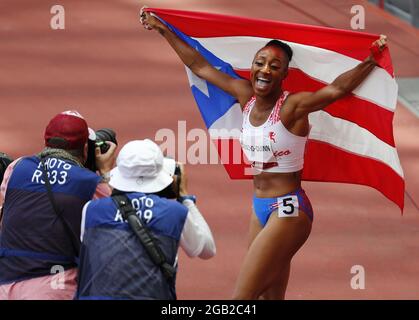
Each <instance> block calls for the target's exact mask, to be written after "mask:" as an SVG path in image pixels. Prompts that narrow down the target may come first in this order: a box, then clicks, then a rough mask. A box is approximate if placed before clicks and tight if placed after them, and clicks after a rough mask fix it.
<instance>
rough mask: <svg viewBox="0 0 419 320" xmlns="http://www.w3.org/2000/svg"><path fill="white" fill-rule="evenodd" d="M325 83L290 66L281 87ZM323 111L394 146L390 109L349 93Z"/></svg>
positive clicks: (312, 86) (240, 72)
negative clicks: (355, 125)
mask: <svg viewBox="0 0 419 320" xmlns="http://www.w3.org/2000/svg"><path fill="white" fill-rule="evenodd" d="M235 72H236V73H237V74H238V75H240V76H241V77H243V78H246V79H249V77H250V72H249V71H243V70H235ZM326 85H327V84H324V83H322V82H320V81H318V80H315V79H313V78H310V77H309V76H307V75H306V74H305V73H304V72H302V71H301V70H299V69H294V68H292V69H289V73H288V76H287V78H286V79H285V81H284V84H283V89H284V90H288V91H290V92H301V91H310V92H314V91H317V90H319V89H321V88H323V87H324V86H326ZM323 111H326V112H328V113H329V114H330V115H332V116H334V117H336V118H341V119H344V120H348V121H351V122H353V123H356V124H357V125H359V126H360V127H362V128H365V129H367V130H368V131H369V132H371V133H372V134H374V135H375V136H376V137H377V138H379V139H380V140H382V141H384V142H385V143H387V144H389V145H391V146H392V147H394V146H395V144H394V136H393V127H392V123H393V116H394V113H393V112H391V111H390V110H387V109H384V108H382V107H380V106H378V105H376V104H374V103H372V102H369V101H366V100H363V99H361V98H359V97H356V96H354V95H349V96H347V97H345V98H342V99H339V100H338V101H336V102H334V103H332V104H331V105H329V106H327V108H325V109H323Z"/></svg>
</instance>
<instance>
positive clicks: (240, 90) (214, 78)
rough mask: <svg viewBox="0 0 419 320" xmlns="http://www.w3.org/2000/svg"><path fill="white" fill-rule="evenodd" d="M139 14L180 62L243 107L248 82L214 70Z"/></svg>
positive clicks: (166, 30) (249, 90)
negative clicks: (161, 37)
mask: <svg viewBox="0 0 419 320" xmlns="http://www.w3.org/2000/svg"><path fill="white" fill-rule="evenodd" d="M144 9H145V7H143V8H142V9H141V12H140V22H141V23H142V25H143V26H144V28H145V29H147V30H157V31H158V32H159V33H160V34H161V35H162V36H163V37H164V38H165V39H166V40H167V42H168V43H169V44H170V46H171V47H172V48H173V49H174V50H175V52H176V53H177V55H178V56H179V58H180V59H181V60H182V62H183V63H184V64H185V65H186V66H187V67H188V68H189V69H191V71H192V72H193V73H194V74H196V75H197V76H198V77H200V78H202V79H204V80H207V81H209V82H211V83H212V84H214V85H215V86H217V87H219V88H220V89H222V90H224V91H226V92H228V93H229V94H231V95H232V96H233V97H235V98H236V99H237V100H238V101H239V103H240V105H241V106H242V107H243V106H244V105H245V104H246V102H247V101H248V100H249V99H250V97H251V96H252V95H253V89H252V85H251V84H250V82H249V81H248V80H243V79H235V78H233V77H231V76H230V75H228V74H226V73H224V72H221V71H219V70H217V69H216V68H214V67H213V66H212V65H211V64H210V63H208V61H207V60H206V59H205V58H204V57H203V56H202V55H201V54H200V53H199V52H198V51H197V50H195V49H194V48H192V47H191V46H190V45H188V44H187V43H186V42H184V41H183V40H182V39H180V38H179V37H178V36H177V35H176V34H175V33H173V32H172V31H171V30H170V29H169V28H168V27H167V26H166V25H165V24H164V23H162V22H161V21H160V20H159V19H158V18H156V17H155V16H153V15H152V14H150V13H149V12H146V11H144Z"/></svg>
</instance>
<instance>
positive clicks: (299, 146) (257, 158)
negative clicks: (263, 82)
mask: <svg viewBox="0 0 419 320" xmlns="http://www.w3.org/2000/svg"><path fill="white" fill-rule="evenodd" d="M288 94H289V92H288V91H285V92H284V93H283V94H282V96H281V97H280V98H279V99H278V101H277V102H276V104H275V107H274V108H273V109H272V111H271V114H270V115H269V117H268V119H267V120H266V122H265V123H264V124H262V125H260V126H257V127H255V126H253V125H252V124H251V123H250V119H249V116H250V112H251V111H252V109H253V107H254V105H255V101H256V98H255V97H252V98H251V99H250V100H249V101H248V102H247V104H246V105H245V107H244V108H243V126H242V133H241V136H240V143H241V146H242V149H243V152H244V154H245V155H246V157H247V160H248V161H250V162H251V163H252V166H253V167H254V168H255V169H257V170H260V171H265V172H296V171H300V170H301V169H302V168H303V165H304V151H305V146H306V142H307V138H308V135H307V136H306V137H300V136H297V135H295V134H293V133H291V132H289V131H288V130H287V128H285V127H284V125H283V124H282V122H281V117H280V110H281V107H282V104H283V102H284V101H285V99H286V98H287V96H288Z"/></svg>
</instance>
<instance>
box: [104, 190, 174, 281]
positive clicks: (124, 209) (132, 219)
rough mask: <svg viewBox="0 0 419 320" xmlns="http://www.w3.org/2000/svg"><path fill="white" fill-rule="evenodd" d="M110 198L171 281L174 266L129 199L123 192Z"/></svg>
mask: <svg viewBox="0 0 419 320" xmlns="http://www.w3.org/2000/svg"><path fill="white" fill-rule="evenodd" d="M112 199H113V201H114V202H115V203H116V205H117V207H118V208H119V210H120V212H121V215H122V217H123V219H124V220H127V221H128V223H129V225H130V227H131V229H132V230H133V231H134V233H135V234H136V235H137V237H138V238H139V239H140V241H141V243H142V244H143V246H144V248H145V250H146V252H147V253H148V254H149V256H150V258H151V260H152V261H153V262H154V263H155V264H156V265H157V266H159V267H160V269H161V271H162V272H163V275H164V276H165V278H166V279H167V280H168V281H173V280H174V276H175V272H176V270H175V268H174V267H173V266H172V265H170V264H169V263H168V262H167V260H166V257H165V255H164V253H163V251H162V249H161V248H160V247H159V246H158V245H157V243H156V242H155V240H154V238H153V236H152V234H151V233H150V231H149V230H148V228H147V227H146V226H145V225H144V224H143V223H142V221H141V219H140V218H139V217H138V216H137V212H136V210H135V209H134V208H133V206H132V204H131V201H130V200H129V199H128V197H127V196H126V195H125V194H120V193H118V194H114V195H112Z"/></svg>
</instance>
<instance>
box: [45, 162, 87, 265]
mask: <svg viewBox="0 0 419 320" xmlns="http://www.w3.org/2000/svg"><path fill="white" fill-rule="evenodd" d="M44 159H45V158H41V168H42V173H43V178H44V181H45V188H46V189H47V195H48V199H49V201H50V203H51V206H52V208H53V210H54V212H55V214H56V215H57V216H58V217H59V218H60V220H61V221H62V223H63V225H64V229H65V231H66V232H67V234H68V236H69V237H70V240H71V246H72V247H73V250H74V255H75V257H78V256H79V241H78V240H77V239H78V238H77V236H76V235H75V234H74V231H73V230H72V229H71V227H70V226H69V224H68V222H67V220H66V219H65V218H64V216H63V215H62V214H61V211H60V210H59V208H58V205H57V202H56V201H55V198H54V194H53V192H52V188H51V184H50V182H49V176H48V171H47V167H46V164H45V161H44Z"/></svg>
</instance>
